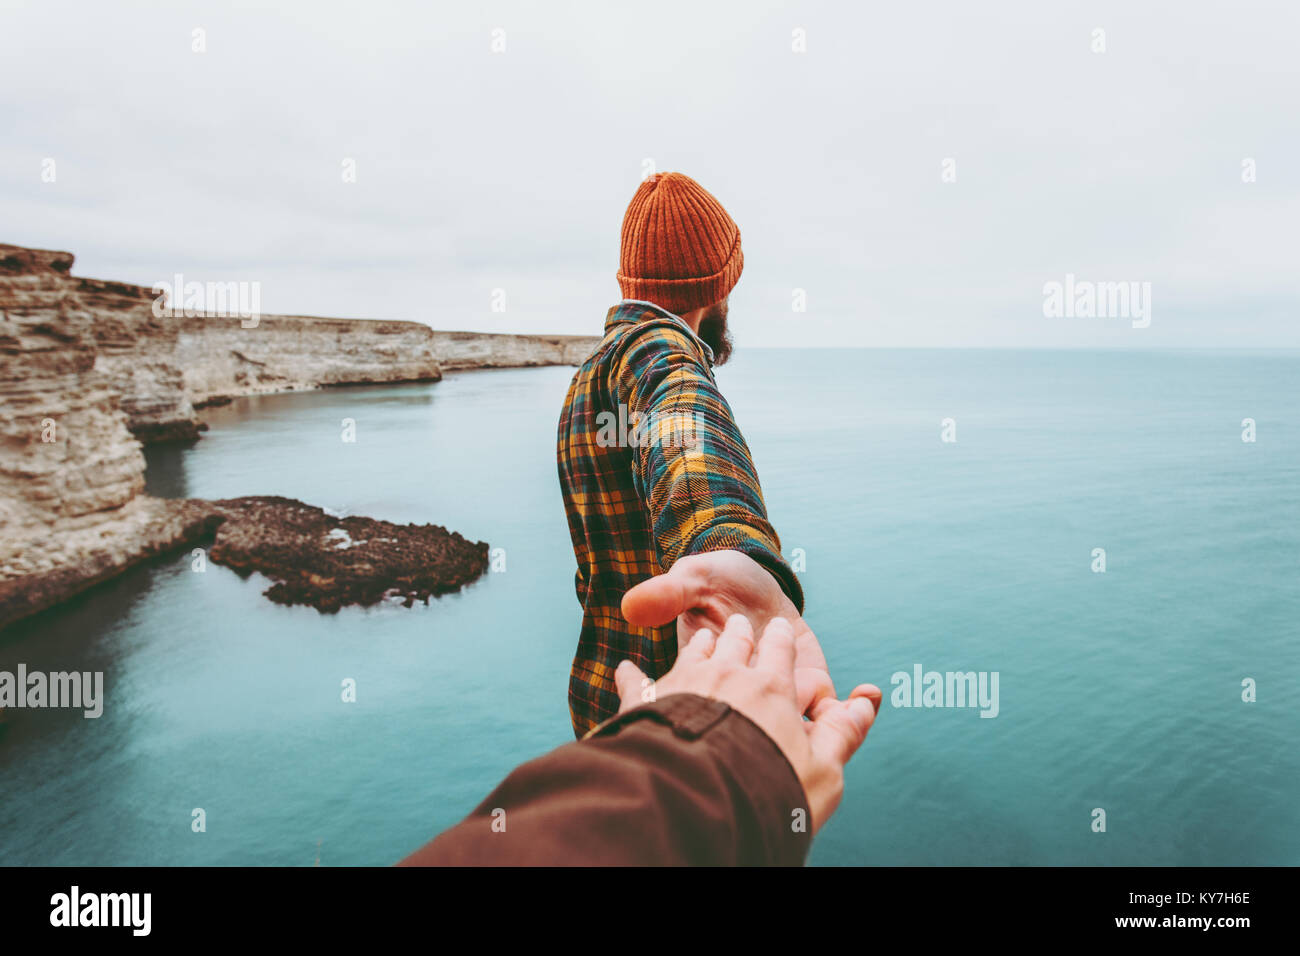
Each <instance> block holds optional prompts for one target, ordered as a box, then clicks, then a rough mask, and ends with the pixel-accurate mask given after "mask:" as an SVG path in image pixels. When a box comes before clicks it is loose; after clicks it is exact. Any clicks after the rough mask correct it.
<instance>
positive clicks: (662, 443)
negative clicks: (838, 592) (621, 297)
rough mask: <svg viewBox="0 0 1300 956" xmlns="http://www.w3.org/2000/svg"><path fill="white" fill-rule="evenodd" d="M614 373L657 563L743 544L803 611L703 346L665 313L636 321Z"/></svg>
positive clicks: (794, 579)
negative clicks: (662, 317)
mask: <svg viewBox="0 0 1300 956" xmlns="http://www.w3.org/2000/svg"><path fill="white" fill-rule="evenodd" d="M610 379H611V381H610V389H611V392H612V393H613V394H614V396H615V397H616V399H617V401H618V402H619V403H620V405H622V406H625V407H626V409H627V417H628V431H629V444H632V445H633V447H632V468H633V483H634V485H635V487H636V490H637V493H638V495H640V497H641V500H642V501H643V502H644V503H645V505H646V507H647V509H648V511H649V514H650V516H651V519H652V522H653V533H654V542H655V552H656V557H657V558H658V561H659V566H660V567H661V568H662V569H663V570H665V571H667V570H668V569H669V568H671V567H672V565H673V563H674V562H675V561H677V559H678V558H681V557H684V556H685V555H689V554H702V553H705V552H708V551H722V550H734V551H741V552H744V553H745V554H748V555H749V556H750V557H751V558H753V559H754V560H755V561H757V562H758V563H759V564H761V565H763V566H764V567H765V568H767V570H768V571H770V572H771V573H772V575H773V577H775V578H776V580H777V582H778V583H779V584H780V585H781V589H782V590H783V591H784V592H785V594H786V596H787V597H788V598H790V601H791V603H793V604H794V605H795V607H796V608H798V610H799V613H800V614H802V613H803V589H802V588H801V587H800V585H799V580H798V578H797V577H795V574H794V571H793V570H791V568H790V566H789V564H787V563H786V561H785V559H784V558H783V557H782V555H781V541H780V539H779V538H778V537H777V533H776V529H774V528H773V527H772V525H771V523H770V522H769V521H768V518H767V507H766V505H765V504H764V503H763V492H762V489H761V487H760V485H759V482H758V473H757V471H756V470H755V468H754V461H753V459H752V458H751V457H750V453H749V446H748V445H746V444H745V439H744V437H743V436H742V435H741V434H740V429H739V428H738V427H737V426H736V421H735V418H734V417H733V416H732V413H731V406H730V405H728V404H727V400H726V399H725V398H723V397H722V393H721V392H719V391H718V386H717V384H716V383H715V382H714V380H713V373H712V371H711V370H710V369H709V366H708V363H707V361H706V360H705V358H704V354H703V351H702V350H701V348H700V346H699V344H698V343H696V342H695V341H693V340H692V338H691V337H690V336H689V335H688V334H687V332H686V331H685V330H684V329H681V328H679V327H678V326H677V325H676V323H670V322H668V320H665V322H664V323H657V322H645V323H642V324H641V325H639V326H637V327H636V329H634V330H633V331H631V332H629V333H628V338H627V340H625V342H624V343H622V345H621V351H620V354H619V356H618V358H617V360H616V361H615V362H614V364H613V366H612V368H611V373H610Z"/></svg>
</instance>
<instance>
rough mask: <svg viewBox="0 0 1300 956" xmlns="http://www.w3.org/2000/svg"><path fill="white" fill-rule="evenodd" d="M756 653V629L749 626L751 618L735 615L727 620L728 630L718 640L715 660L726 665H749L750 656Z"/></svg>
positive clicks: (714, 653)
mask: <svg viewBox="0 0 1300 956" xmlns="http://www.w3.org/2000/svg"><path fill="white" fill-rule="evenodd" d="M753 653H754V629H753V628H752V627H750V626H749V618H747V617H745V615H743V614H733V615H731V617H729V618H727V629H726V630H724V631H723V632H722V636H721V637H719V638H718V644H717V646H716V647H715V648H714V650H713V659H714V660H715V661H718V662H719V663H724V664H740V665H741V666H744V665H746V664H748V663H749V656H750V655H751V654H753Z"/></svg>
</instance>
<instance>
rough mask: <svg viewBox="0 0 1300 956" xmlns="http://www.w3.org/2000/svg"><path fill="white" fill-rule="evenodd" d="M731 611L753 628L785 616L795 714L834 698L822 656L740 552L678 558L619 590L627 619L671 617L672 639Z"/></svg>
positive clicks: (777, 589) (764, 574) (720, 620)
mask: <svg viewBox="0 0 1300 956" xmlns="http://www.w3.org/2000/svg"><path fill="white" fill-rule="evenodd" d="M733 614H743V615H744V616H745V617H747V618H748V619H749V625H750V627H751V628H752V629H753V633H755V634H759V633H762V631H763V629H764V628H765V627H767V623H768V621H770V620H772V619H773V618H777V617H780V618H785V620H786V621H787V622H789V624H790V627H791V628H792V630H793V637H794V648H795V663H794V681H795V687H796V689H797V699H798V701H799V710H800V712H801V713H807V714H808V715H809V716H812V711H813V710H814V708H815V707H816V706H817V704H818V702H819V701H821V700H823V699H826V698H830V699H832V700H833V699H834V697H835V685H834V684H832V683H831V675H830V672H829V670H828V669H827V667H826V655H824V654H823V653H822V649H821V645H820V644H818V643H817V635H816V634H814V633H813V632H812V629H811V628H810V627H809V626H808V625H807V624H805V623H804V620H803V618H801V617H800V616H799V611H798V610H797V609H796V608H795V606H794V604H793V603H791V601H790V599H789V598H788V597H786V596H785V592H784V591H782V590H781V586H780V585H779V584H777V583H776V578H774V577H772V575H771V573H770V572H769V571H768V570H767V569H766V568H765V567H763V566H762V565H761V564H759V563H758V562H757V561H755V560H754V559H753V558H751V557H750V556H749V555H747V554H743V553H742V552H740V551H710V552H708V553H707V554H693V555H689V556H688V557H685V558H681V559H679V560H678V561H677V562H676V563H675V564H674V565H673V566H672V569H671V570H669V572H668V573H667V574H661V575H659V576H658V577H653V578H651V579H650V580H649V581H642V582H641V583H640V584H638V585H637V586H636V587H634V588H632V589H631V590H630V591H628V592H627V594H625V595H623V617H625V618H626V619H627V621H628V623H629V624H639V625H643V626H644V625H659V624H667V623H668V622H669V621H671V620H672V619H673V618H676V619H677V643H678V647H679V648H680V647H681V646H682V645H683V643H684V642H685V640H686V639H687V638H688V637H689V636H690V635H692V634H694V633H695V632H696V631H698V630H700V629H701V628H708V629H709V630H711V631H712V632H713V633H714V634H721V633H722V631H723V628H725V627H726V626H727V620H728V618H730V617H731V616H732V615H733Z"/></svg>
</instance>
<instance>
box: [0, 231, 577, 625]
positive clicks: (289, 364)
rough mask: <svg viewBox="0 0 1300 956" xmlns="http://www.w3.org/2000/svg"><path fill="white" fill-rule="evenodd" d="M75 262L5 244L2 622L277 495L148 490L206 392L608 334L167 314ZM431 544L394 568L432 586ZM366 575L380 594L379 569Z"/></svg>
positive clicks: (404, 373) (294, 383)
mask: <svg viewBox="0 0 1300 956" xmlns="http://www.w3.org/2000/svg"><path fill="white" fill-rule="evenodd" d="M72 263H73V257H72V255H71V254H70V253H66V252H54V251H48V250H40V249H27V248H24V247H20V246H7V245H0V627H3V626H4V625H5V624H7V623H9V622H10V621H12V620H15V619H16V618H18V617H22V616H24V615H26V614H30V613H33V612H34V611H38V610H41V609H42V608H44V607H48V606H49V605H51V604H53V603H55V602H57V601H59V600H62V599H63V598H65V597H67V596H69V595H71V594H73V593H76V592H77V591H79V590H82V589H84V588H86V587H89V586H90V585H92V584H95V583H96V582H98V581H101V580H104V579H106V578H108V577H111V576H112V575H115V574H117V573H120V572H121V571H122V570H124V569H125V568H127V567H130V566H131V565H133V564H135V563H137V562H139V561H141V560H144V559H146V558H148V557H150V556H151V555H155V554H158V553H160V552H161V551H164V550H167V549H169V548H174V547H177V546H179V545H182V544H186V543H189V542H192V541H194V540H197V539H198V538H200V537H203V536H205V535H210V534H212V533H213V532H214V531H216V529H217V528H218V527H219V526H221V525H222V524H223V523H225V522H228V521H230V519H231V518H232V517H235V518H238V517H239V515H240V514H242V511H244V510H248V509H261V510H260V511H258V514H264V513H265V509H266V507H267V506H266V503H265V501H263V500H261V499H248V501H247V502H245V503H243V504H241V503H240V502H238V501H236V502H218V503H213V502H202V501H187V500H164V499H159V498H152V497H149V496H146V495H144V493H143V492H144V468H145V461H144V455H143V453H142V450H141V444H140V442H141V441H150V440H161V439H168V438H178V437H180V438H192V437H194V436H196V435H197V434H198V431H199V428H200V423H199V419H198V416H197V414H196V412H195V407H196V406H202V405H203V404H205V403H211V402H219V401H223V400H225V399H228V398H232V397H235V396H238V395H247V394H252V393H257V392H270V391H284V390H291V389H302V388H318V387H321V386H329V385H341V384H345V383H362V382H415V381H432V380H436V379H438V378H439V377H440V376H441V367H442V366H443V365H444V364H445V366H446V367H448V368H457V369H463V368H478V367H500V366H504V365H541V364H554V363H559V362H565V363H567V362H573V361H577V360H580V359H581V358H582V357H583V356H584V355H585V354H586V352H587V351H589V350H590V348H591V346H592V344H593V343H594V342H595V339H591V338H586V337H564V336H497V335H475V334H473V333H445V332H434V331H433V330H432V329H430V328H429V327H428V326H426V325H423V324H421V323H417V322H388V321H370V320H346V319H313V318H305V317H295V316H262V317H260V320H259V321H258V322H257V323H256V325H255V326H254V327H251V328H245V327H244V323H242V322H241V321H240V319H238V318H217V317H188V318H187V317H185V316H183V315H179V316H173V315H162V316H160V315H157V314H155V309H154V299H155V296H154V295H153V293H152V291H151V290H149V289H146V288H144V287H141V286H135V285H128V284H124V283H118V282H110V281H104V280H98V279H85V278H78V277H74V276H72V275H71V269H72ZM441 349H445V350H446V359H445V361H444V359H443V358H442V356H441V355H440V350H441ZM259 502H260V503H259ZM291 504H292V505H293V506H294V507H297V508H299V509H302V508H309V507H310V506H306V505H301V504H300V503H291ZM284 507H288V506H287V505H286V506H284ZM241 509H242V510H241ZM291 513H295V512H292V511H286V514H291ZM281 523H282V524H285V526H289V525H291V524H294V523H293V522H291V521H289V520H288V519H287V518H286V519H285V520H284V521H283V522H281ZM297 524H301V521H299V522H297ZM236 526H237V523H231V524H230V527H231V528H233V527H236ZM294 526H295V527H296V526H297V525H294ZM322 527H323V526H322ZM422 527H423V528H428V529H433V530H429V531H421V532H419V534H417V536H416V540H417V541H418V542H420V544H419V547H422V548H425V551H424V552H423V553H425V555H426V557H427V559H428V561H433V559H434V558H435V557H437V558H438V560H440V561H443V562H444V563H443V564H442V565H439V566H438V567H442V568H451V567H453V566H456V567H457V570H456V575H454V576H453V577H454V578H455V581H456V582H461V581H463V580H466V579H467V578H466V577H465V575H466V574H469V573H470V572H472V571H473V570H474V568H476V567H477V563H478V561H479V556H478V549H479V545H480V544H481V543H469V544H465V543H464V542H463V539H462V541H461V542H460V543H457V544H455V546H454V547H453V544H451V543H449V542H453V540H454V538H458V536H453V535H452V533H451V532H447V531H445V530H444V529H441V528H437V527H436V526H432V525H430V526H422ZM329 530H330V529H326V530H325V531H323V532H322V534H324V533H327V532H328V531H329ZM232 534H233V532H232ZM232 540H233V539H232ZM470 544H472V548H470V547H469V545H470ZM329 547H331V545H330V544H329V542H322V544H321V548H322V549H328V548H329ZM483 547H484V548H485V547H486V546H483ZM467 548H469V550H466V549H467ZM232 553H234V552H233V551H232ZM321 553H322V554H325V551H324V550H322V552H321ZM358 553H360V552H358ZM409 553H410V549H408V552H407V554H408V556H409ZM415 553H417V554H418V553H420V552H419V551H418V548H417V549H416V552H415ZM241 555H242V556H241V558H240V560H241V561H243V562H244V564H245V565H250V562H252V559H251V558H250V557H249V556H248V554H247V553H244V552H241ZM448 555H451V557H450V558H448ZM322 560H323V559H322ZM330 560H332V561H334V562H335V564H337V560H336V559H335V558H331V559H330ZM404 560H405V559H404ZM421 560H424V559H417V560H415V561H414V563H412V562H411V561H409V560H408V561H407V563H406V564H405V565H402V567H401V568H399V569H397V570H395V571H394V574H395V575H397V576H398V578H399V579H400V580H399V583H400V584H401V585H402V587H408V586H411V587H415V591H416V593H417V596H418V592H419V589H421V588H423V589H425V590H426V591H430V592H432V593H438V591H437V587H438V586H437V583H436V581H435V580H433V578H431V577H428V576H426V577H424V578H421V577H419V567H420V561H421ZM324 566H326V565H322V567H324ZM394 567H395V568H396V565H395V566H394ZM429 567H431V568H434V565H432V564H430V565H429ZM467 569H468V570H467ZM436 570H437V569H436V568H435V571H436ZM336 571H337V569H335V571H331V573H332V574H333V573H335V572H336ZM313 573H314V572H313ZM431 573H433V572H431ZM438 573H441V572H438ZM434 576H435V577H436V576H437V575H436V574H435V575H434ZM443 576H444V577H445V576H446V575H445V574H444V575H443ZM449 580H450V579H449ZM412 581H414V582H416V584H415V585H411V582H412ZM457 586H459V585H458V584H457ZM354 590H356V591H357V592H358V593H362V594H365V595H367V596H368V597H369V596H371V595H373V593H374V586H373V582H372V583H371V584H367V585H365V586H362V585H355V586H354Z"/></svg>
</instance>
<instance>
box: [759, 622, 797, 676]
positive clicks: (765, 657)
mask: <svg viewBox="0 0 1300 956" xmlns="http://www.w3.org/2000/svg"><path fill="white" fill-rule="evenodd" d="M754 666H755V667H757V668H758V669H759V670H762V671H768V672H770V673H772V674H777V675H779V676H780V677H781V678H782V679H783V680H786V681H793V680H794V629H793V628H792V627H791V626H790V622H789V621H787V620H786V619H785V618H783V617H774V618H772V620H770V621H768V622H767V627H765V628H764V629H763V636H762V637H760V638H759V639H758V662H757V663H756V664H755V665H754Z"/></svg>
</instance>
